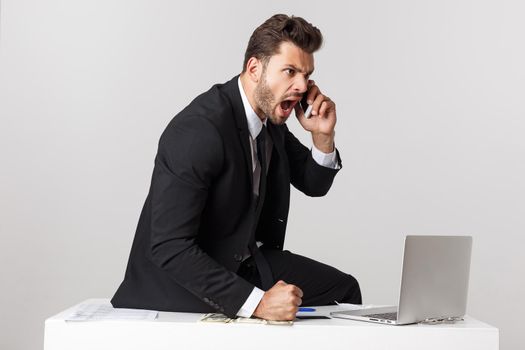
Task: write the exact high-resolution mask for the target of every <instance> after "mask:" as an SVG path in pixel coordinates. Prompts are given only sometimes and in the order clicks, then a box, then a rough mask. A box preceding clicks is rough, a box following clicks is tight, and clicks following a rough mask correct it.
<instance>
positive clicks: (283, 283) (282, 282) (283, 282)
mask: <svg viewBox="0 0 525 350" xmlns="http://www.w3.org/2000/svg"><path fill="white" fill-rule="evenodd" d="M276 285H282V286H287V285H288V283H286V282H285V281H283V280H279V281H277V283H276Z"/></svg>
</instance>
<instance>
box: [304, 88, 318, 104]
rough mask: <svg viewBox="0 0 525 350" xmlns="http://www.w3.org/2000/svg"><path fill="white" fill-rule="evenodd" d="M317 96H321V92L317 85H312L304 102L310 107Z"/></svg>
mask: <svg viewBox="0 0 525 350" xmlns="http://www.w3.org/2000/svg"><path fill="white" fill-rule="evenodd" d="M319 94H321V91H320V90H319V88H318V87H317V85H312V86H311V87H310V88H309V89H308V91H307V97H306V102H307V103H308V104H309V105H311V104H312V103H314V101H315V99H316V98H317V96H318V95H319Z"/></svg>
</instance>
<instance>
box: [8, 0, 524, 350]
mask: <svg viewBox="0 0 525 350" xmlns="http://www.w3.org/2000/svg"><path fill="white" fill-rule="evenodd" d="M0 6H1V7H0V9H1V27H0V115H1V123H0V125H1V126H0V166H1V168H0V230H1V245H0V247H1V254H0V276H1V279H2V282H1V289H0V296H1V298H0V302H1V308H0V310H1V313H2V315H1V317H0V319H1V321H0V322H1V324H0V332H1V336H0V348H2V349H39V348H41V347H42V343H43V328H44V319H45V318H46V317H49V316H51V315H53V314H55V313H57V312H58V311H61V310H62V309H64V308H66V307H68V306H71V305H72V304H75V303H78V302H80V301H82V300H84V299H87V298H93V297H111V296H112V294H113V292H114V291H115V289H116V288H117V286H118V284H119V283H120V281H121V279H122V277H123V274H124V268H125V265H126V261H127V257H128V253H129V249H130V246H131V242H132V238H133V234H134V230H135V226H136V223H137V220H138V216H139V212H140V209H141V207H142V204H143V201H144V199H145V196H146V194H147V190H148V186H149V181H150V176H151V171H152V168H153V158H154V155H155V152H156V144H157V141H158V138H159V136H160V133H161V132H162V130H163V129H164V127H165V126H166V124H167V123H168V121H169V120H170V119H171V118H172V116H173V115H175V114H176V113H177V112H178V111H179V110H180V109H181V108H183V107H184V106H185V105H187V104H188V103H189V102H190V101H191V99H193V98H194V97H195V96H196V95H197V94H198V93H200V92H202V91H204V90H207V89H208V88H209V87H210V86H211V85H212V84H213V83H216V82H223V81H226V80H228V79H229V78H231V77H232V76H233V75H234V74H237V73H238V72H239V71H240V69H241V66H242V58H243V54H244V49H245V46H246V43H247V40H248V38H249V36H250V34H251V32H252V31H253V29H254V28H255V27H256V26H257V25H259V24H260V23H262V21H263V20H265V19H266V18H268V17H269V16H270V15H272V14H274V13H279V12H284V13H287V14H296V15H300V16H303V17H305V18H307V19H308V20H309V21H311V22H313V23H314V24H315V25H317V26H318V27H319V28H321V30H322V31H323V33H324V35H325V38H326V42H325V45H324V47H323V49H322V50H321V51H320V52H319V53H318V54H317V55H316V72H315V74H314V78H315V80H316V81H317V83H318V84H319V86H320V87H321V88H322V89H323V91H324V92H325V93H326V94H327V95H329V96H330V97H332V98H333V99H334V100H335V101H336V102H337V108H338V118H339V120H338V124H337V137H336V142H337V147H338V148H339V150H340V151H341V154H342V158H343V164H344V168H343V170H342V171H341V172H340V173H339V175H338V176H337V178H336V180H335V183H334V185H333V187H332V191H331V192H330V193H329V194H328V195H327V196H326V197H324V198H320V199H312V198H306V197H305V196H303V195H302V194H300V193H298V192H297V191H294V192H293V194H292V197H293V198H292V208H291V213H290V223H289V228H288V236H287V240H286V248H287V249H290V250H292V251H294V252H297V253H301V254H305V255H308V256H311V257H313V258H316V259H319V260H321V261H324V262H326V263H329V264H332V265H334V266H336V267H338V268H340V269H342V270H345V271H348V272H350V273H352V274H354V275H355V276H356V277H357V278H358V279H359V280H360V282H361V285H362V289H363V293H364V301H365V302H366V303H378V304H379V303H394V302H395V301H396V298H397V294H398V288H399V277H400V268H401V254H402V243H403V237H404V236H405V235H406V234H471V235H473V236H474V249H473V257H472V270H471V280H470V281H471V283H470V292H469V304H468V313H469V314H471V315H472V316H474V317H477V318H479V319H481V320H483V321H486V322H487V323H490V324H492V325H494V326H497V327H499V328H500V330H501V347H502V348H503V349H512V348H518V347H519V343H520V341H519V340H520V339H519V338H520V333H519V332H520V330H522V329H523V327H522V326H521V325H520V323H521V320H522V318H519V317H518V315H517V313H516V312H515V311H516V310H518V311H521V312H523V311H524V308H523V306H524V305H523V296H524V294H525V284H524V281H523V276H524V266H525V261H524V260H525V258H524V254H523V253H522V249H523V248H522V245H523V242H524V239H523V237H522V235H523V233H524V228H525V215H524V214H525V210H524V209H525V184H524V181H523V179H524V178H525V162H524V154H525V138H524V137H523V136H524V134H525V133H524V131H525V119H524V117H525V102H524V101H525V99H524V96H525V66H524V64H523V62H525V48H524V41H523V40H524V33H525V22H524V21H523V14H524V10H525V5H524V3H523V2H520V1H457V0H456V1H433V2H426V1H359V2H357V1H352V2H343V1H337V2H336V1H333V2H330V1H304V0H302V1H288V2H286V4H284V3H283V1H266V2H259V3H255V2H253V3H251V2H248V1H231V2H218V1H217V2H215V1H206V2H204V1H191V2H190V1H187V2H176V1H114V0H112V1H83V2H79V1H76V2H74V1H20V0H16V1H15V0H4V1H2V2H1V5H0ZM288 124H289V126H290V128H291V129H292V130H294V132H295V133H296V134H297V135H298V136H299V137H300V138H301V139H302V140H303V141H304V142H305V143H306V144H307V145H310V140H309V137H308V135H306V134H305V132H304V131H303V130H301V128H300V126H299V125H298V123H297V121H296V120H290V121H289V123H288ZM321 217H323V218H325V219H324V220H323V222H321V221H320V220H319V218H321ZM521 338H522V337H521Z"/></svg>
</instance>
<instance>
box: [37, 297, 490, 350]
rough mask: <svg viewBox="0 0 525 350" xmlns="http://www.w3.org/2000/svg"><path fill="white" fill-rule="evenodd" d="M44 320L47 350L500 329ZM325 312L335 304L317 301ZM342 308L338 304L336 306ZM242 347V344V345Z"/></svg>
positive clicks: (332, 343)
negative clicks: (326, 304) (321, 303)
mask: <svg viewBox="0 0 525 350" xmlns="http://www.w3.org/2000/svg"><path fill="white" fill-rule="evenodd" d="M86 303H90V304H97V303H99V304H109V300H107V299H89V300H86V301H84V302H83V303H80V304H77V305H75V306H73V307H71V308H69V309H67V310H64V311H62V312H60V313H59V314H57V315H55V316H53V317H50V318H48V319H47V320H46V322H45V342H44V349H45V350H62V349H63V350H66V349H67V350H70V349H73V348H74V349H78V350H83V349H118V348H121V349H130V350H132V349H148V350H155V349H170V350H173V349H212V348H213V349H222V348H225V349H226V348H228V349H231V348H240V347H241V346H242V345H241V344H246V345H247V347H246V348H247V349H268V348H270V347H273V348H278V349H280V348H285V347H289V348H291V349H296V348H303V349H320V348H325V347H327V346H329V347H330V348H332V349H421V348H425V349H440V350H441V349H446V350H452V349H462V350H465V349H476V350H483V349H498V347H499V332H498V329H497V328H494V327H492V326H490V325H487V324H485V323H483V322H481V321H478V320H476V319H474V318H472V317H469V316H465V319H464V321H459V322H456V323H453V324H436V325H427V324H414V325H405V326H392V325H382V324H375V323H368V322H359V321H351V320H346V319H337V318H332V319H322V320H296V321H295V322H294V324H293V326H276V325H260V324H237V323H226V324H222V323H204V322H198V320H199V319H200V318H201V317H202V315H203V314H198V313H182V312H159V315H158V317H157V319H155V320H154V321H130V320H104V321H84V322H71V321H65V319H66V318H67V317H68V316H69V315H71V314H72V313H73V312H74V311H75V309H77V308H78V307H79V305H81V304H86ZM315 308H316V310H317V311H316V313H317V314H325V315H329V313H330V311H335V310H336V309H338V307H337V306H321V307H315ZM339 310H340V309H339ZM242 347H244V346H242Z"/></svg>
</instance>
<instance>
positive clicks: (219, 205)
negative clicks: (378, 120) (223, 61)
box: [112, 15, 361, 320]
mask: <svg viewBox="0 0 525 350" xmlns="http://www.w3.org/2000/svg"><path fill="white" fill-rule="evenodd" d="M321 44H322V35H321V33H320V31H319V30H318V29H317V28H316V27H314V26H312V25H311V24H310V23H308V22H306V21H305V20H304V19H302V18H300V17H289V16H286V15H275V16H273V17H271V18H270V19H268V20H267V21H266V22H264V23H263V24H262V25H261V26H260V27H258V28H257V29H256V30H255V31H254V33H253V34H252V36H251V38H250V41H249V43H248V48H247V50H246V54H245V59H244V65H243V71H242V73H241V75H240V76H236V77H234V78H233V79H232V80H231V81H229V82H227V83H225V84H221V85H215V86H213V87H212V88H211V89H210V90H209V91H207V92H205V93H204V94H202V95H200V96H198V97H197V98H196V99H195V100H194V101H192V102H191V103H190V105H189V106H188V107H186V108H185V109H184V110H183V111H182V112H180V113H179V114H178V115H177V116H175V117H174V118H173V120H172V121H171V122H170V123H169V125H168V126H167V128H166V130H165V131H164V133H163V134H162V136H161V139H160V142H159V148H158V153H157V157H156V159H155V168H154V171H153V176H152V181H151V188H150V192H149V194H148V197H147V199H146V202H145V205H144V208H143V210H142V214H141V216H140V220H139V224H138V228H137V232H136V235H135V239H134V242H133V246H132V249H131V253H130V258H129V261H128V267H127V270H126V275H125V278H124V281H123V282H122V284H121V286H120V287H119V289H118V290H117V292H116V294H115V296H114V297H113V299H112V303H113V305H114V306H115V307H127V308H145V309H154V310H166V311H187V312H221V313H224V314H226V315H228V316H230V317H235V316H244V317H250V316H255V317H260V318H264V319H268V320H292V319H294V318H295V313H296V312H297V310H298V307H299V305H301V304H302V305H322V304H331V303H333V302H334V301H338V302H350V303H361V292H360V289H359V285H358V283H357V281H356V280H355V278H353V277H352V276H350V275H347V274H345V273H343V272H341V271H338V270H336V269H335V268H332V267H330V266H327V265H325V264H322V263H319V262H316V261H314V260H311V259H308V258H306V257H302V256H300V255H296V254H293V253H291V252H289V251H283V250H282V247H283V243H284V236H285V230H286V223H287V218H288V208H289V200H290V183H291V184H292V185H294V187H296V188H297V189H298V190H300V191H302V192H303V193H305V194H306V195H309V196H322V195H324V194H326V192H327V191H328V189H329V188H330V186H331V184H332V181H333V178H334V176H335V175H336V173H337V172H338V169H340V167H341V161H340V158H339V155H338V152H337V151H336V150H335V146H334V127H335V123H336V108H335V103H334V102H333V101H331V100H330V98H328V97H327V96H325V95H323V94H322V93H321V91H320V89H319V87H318V86H317V85H315V83H314V82H313V81H312V80H310V79H309V78H310V75H311V74H312V72H313V70H314V59H313V52H315V51H316V50H318V49H319V47H320V46H321ZM303 95H306V96H307V102H308V104H309V105H311V106H312V116H311V117H310V118H306V117H305V115H304V113H303V110H302V109H301V107H300V104H299V101H300V100H301V99H302V97H303ZM293 110H295V114H296V117H297V119H298V121H299V123H300V124H301V126H302V127H303V128H304V129H305V130H306V131H308V132H310V133H311V135H312V141H313V147H312V150H311V151H310V150H308V149H307V148H306V147H305V146H303V145H302V144H301V143H300V142H299V141H298V140H297V139H296V138H295V137H294V136H293V135H292V133H290V131H288V128H287V127H286V124H285V122H286V121H287V119H288V118H289V116H290V115H291V113H292V111H293ZM321 219H322V218H321Z"/></svg>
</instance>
